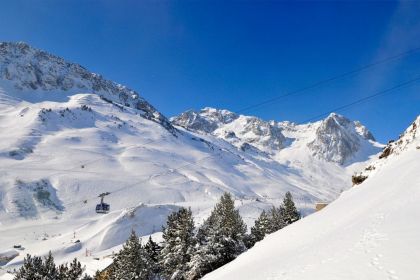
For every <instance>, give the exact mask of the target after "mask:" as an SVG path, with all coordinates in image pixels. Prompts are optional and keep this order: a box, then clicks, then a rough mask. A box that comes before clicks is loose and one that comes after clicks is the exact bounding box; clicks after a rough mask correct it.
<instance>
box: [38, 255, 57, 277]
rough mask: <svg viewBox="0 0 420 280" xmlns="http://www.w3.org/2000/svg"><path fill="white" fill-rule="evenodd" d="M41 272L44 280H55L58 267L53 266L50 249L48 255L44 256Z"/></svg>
mask: <svg viewBox="0 0 420 280" xmlns="http://www.w3.org/2000/svg"><path fill="white" fill-rule="evenodd" d="M41 273H42V275H44V277H45V278H44V279H45V280H56V279H57V278H58V269H57V267H56V266H55V263H54V258H53V256H52V254H51V251H50V252H49V253H48V256H46V257H45V258H44V263H43V265H42V272H41Z"/></svg>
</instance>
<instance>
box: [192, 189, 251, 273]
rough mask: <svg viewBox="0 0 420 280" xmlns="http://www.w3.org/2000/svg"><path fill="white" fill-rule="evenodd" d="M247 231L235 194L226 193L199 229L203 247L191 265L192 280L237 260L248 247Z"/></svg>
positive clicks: (197, 251)
mask: <svg viewBox="0 0 420 280" xmlns="http://www.w3.org/2000/svg"><path fill="white" fill-rule="evenodd" d="M245 234H246V225H245V223H244V221H243V220H242V217H241V216H240V215H239V211H238V210H236V209H235V206H234V201H233V199H232V196H231V195H230V194H229V193H224V194H223V195H222V197H221V199H220V202H218V203H217V204H216V206H215V208H214V209H213V211H212V212H211V214H210V217H209V218H208V219H207V220H206V221H205V222H204V224H203V226H202V227H201V228H200V229H199V231H198V234H197V239H198V242H199V246H198V248H197V250H196V252H195V254H194V256H193V258H192V260H191V262H190V264H189V268H190V269H189V272H188V279H198V278H201V277H202V276H203V275H205V274H206V273H208V272H210V271H213V270H215V269H216V268H219V267H220V266H222V265H224V264H226V263H228V262H230V261H232V260H233V259H235V258H236V257H237V256H238V255H239V254H241V253H242V252H243V251H245V250H246V247H245V245H244V238H245Z"/></svg>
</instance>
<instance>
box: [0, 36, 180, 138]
mask: <svg viewBox="0 0 420 280" xmlns="http://www.w3.org/2000/svg"><path fill="white" fill-rule="evenodd" d="M0 79H3V80H8V81H10V82H11V83H12V84H13V86H14V87H15V88H16V89H18V90H21V91H43V92H48V91H54V90H58V91H61V92H63V91H64V92H72V93H80V92H89V93H95V94H98V95H100V96H101V97H102V98H103V99H104V100H106V101H108V102H110V103H115V104H117V105H120V106H126V107H131V108H135V109H137V110H140V111H142V113H141V114H142V116H143V117H145V118H147V119H150V120H153V121H156V122H158V123H160V124H162V125H163V126H164V127H165V128H166V129H168V130H170V131H171V132H172V133H174V132H175V130H174V128H173V126H172V124H171V123H170V122H169V121H168V119H167V118H166V117H165V116H163V115H162V114H161V113H159V112H158V111H157V110H156V109H155V108H154V107H153V106H152V105H150V104H149V103H148V102H147V101H146V100H144V99H143V98H142V97H140V96H139V94H138V93H137V92H135V91H134V90H131V89H129V88H127V87H125V86H123V85H120V84H117V83H114V82H112V81H109V80H106V79H104V78H103V77H102V76H101V75H98V74H95V73H91V72H89V71H88V70H87V69H85V68H84V67H82V66H80V65H78V64H75V63H71V62H67V61H65V60H64V59H62V58H60V57H57V56H55V55H52V54H49V53H47V52H45V51H42V50H38V49H35V48H32V47H31V46H29V45H28V44H26V43H0Z"/></svg>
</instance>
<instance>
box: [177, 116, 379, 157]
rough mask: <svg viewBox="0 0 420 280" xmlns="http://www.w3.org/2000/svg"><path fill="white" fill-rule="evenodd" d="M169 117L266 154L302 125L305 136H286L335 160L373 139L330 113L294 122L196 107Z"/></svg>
mask: <svg viewBox="0 0 420 280" xmlns="http://www.w3.org/2000/svg"><path fill="white" fill-rule="evenodd" d="M171 121H172V123H173V124H175V125H178V126H181V127H184V128H186V129H189V130H192V131H195V132H199V133H208V134H212V135H214V136H217V137H218V138H221V139H224V140H226V141H228V142H229V143H231V144H234V145H235V146H236V147H238V148H239V149H241V150H243V151H246V150H251V149H250V148H251V147H250V146H252V147H253V148H255V149H257V150H260V151H262V152H266V153H270V154H271V153H275V152H276V151H279V150H281V149H283V148H285V147H286V137H285V136H284V135H285V134H288V133H289V132H296V130H299V129H305V130H307V133H306V134H305V133H304V134H305V136H304V138H305V139H289V140H290V141H301V140H303V141H308V142H307V146H308V147H309V150H310V152H311V153H312V155H313V156H315V157H318V158H321V159H324V160H326V161H329V162H335V163H338V164H344V163H345V162H346V161H348V160H349V159H351V158H353V157H354V156H355V154H356V153H358V152H359V151H360V150H361V146H362V145H363V144H364V143H363V142H369V141H375V138H374V137H373V135H372V133H371V132H370V131H369V130H368V129H367V128H366V127H365V126H363V125H362V124H361V123H360V122H358V121H354V122H353V121H350V120H348V119H346V118H345V117H343V116H340V115H338V114H334V113H333V114H331V115H330V116H328V117H327V118H326V119H324V120H323V121H320V122H316V123H313V124H307V125H296V124H294V123H291V122H287V121H286V122H276V121H264V120H261V119H259V118H257V117H252V116H243V115H237V114H235V113H232V112H230V111H227V110H217V109H213V108H204V109H202V110H200V111H193V110H190V111H187V112H185V113H182V114H181V115H179V116H177V117H174V118H171ZM295 134H296V133H295ZM312 134H313V135H315V137H312V138H311V137H309V138H308V140H307V137H308V135H312ZM290 141H289V142H287V143H290ZM244 144H245V145H244ZM249 145H250V146H249Z"/></svg>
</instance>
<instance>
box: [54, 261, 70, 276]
mask: <svg viewBox="0 0 420 280" xmlns="http://www.w3.org/2000/svg"><path fill="white" fill-rule="evenodd" d="M68 273H69V267H68V266H67V264H60V265H59V266H58V269H57V274H58V277H57V279H68Z"/></svg>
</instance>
